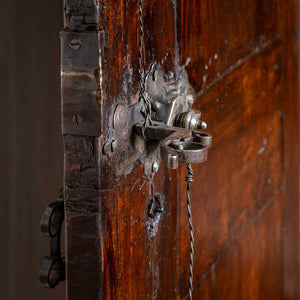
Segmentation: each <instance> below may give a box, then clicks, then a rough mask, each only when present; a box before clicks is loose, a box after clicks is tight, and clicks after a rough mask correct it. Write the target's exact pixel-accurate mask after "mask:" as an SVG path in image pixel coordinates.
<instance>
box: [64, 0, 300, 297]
mask: <svg viewBox="0 0 300 300" xmlns="http://www.w3.org/2000/svg"><path fill="white" fill-rule="evenodd" d="M138 4H139V3H138V1H112V0H106V1H102V0H100V1H99V3H98V1H79V0H78V1H75V0H66V1H65V7H64V8H65V9H64V13H65V18H64V19H65V25H64V26H65V28H64V31H65V33H64V35H68V36H72V34H73V36H72V38H71V39H70V41H66V40H64V39H62V44H63V45H62V55H64V53H65V51H69V50H65V48H64V47H68V46H66V44H64V43H67V42H69V43H71V44H69V46H70V47H71V49H72V50H71V51H74V54H68V55H69V56H68V57H71V60H69V61H67V62H66V61H65V60H63V61H62V62H63V75H62V79H63V81H62V91H63V93H62V94H63V102H62V107H63V130H64V132H63V133H64V145H65V213H66V255H67V256H66V259H67V261H66V266H67V281H66V285H67V299H72V300H73V299H101V298H102V299H165V300H166V299H187V297H188V278H189V251H190V242H189V239H190V237H189V227H188V218H187V209H186V182H185V181H184V179H185V176H186V173H187V170H186V166H185V165H180V166H179V168H178V169H177V170H171V169H168V168H167V165H166V162H165V161H164V160H163V159H162V161H161V164H160V166H159V170H158V171H157V173H156V174H155V176H154V177H153V179H151V178H149V176H148V177H147V176H145V174H144V171H143V167H142V165H141V164H140V163H139V162H138V161H136V162H135V163H134V164H133V167H132V168H131V169H130V170H127V171H126V172H125V171H124V173H126V174H124V175H120V174H119V176H116V175H115V173H114V172H113V169H114V166H113V164H115V163H116V162H115V161H114V160H112V159H110V157H109V156H108V155H107V154H106V153H104V152H105V151H104V150H103V147H104V146H105V143H106V142H107V141H108V140H110V135H111V134H112V133H111V130H112V129H111V128H112V127H111V126H112V125H111V124H112V122H113V120H112V119H113V115H114V111H115V107H116V105H117V104H120V103H121V104H124V105H127V106H128V105H130V104H132V103H135V102H136V101H137V99H138V95H139V89H140V86H139V69H138V66H139V49H138V45H139V32H140V31H139V30H140V29H139V10H138V7H139V6H138ZM142 20H143V26H144V27H143V28H144V52H143V55H144V56H143V58H144V61H143V66H144V68H145V70H149V68H150V65H151V64H152V63H155V62H156V63H160V64H161V65H162V68H163V70H164V71H165V72H166V73H168V72H170V71H173V72H175V73H176V70H177V68H179V66H182V65H184V64H186V65H187V66H186V70H187V74H188V80H189V83H190V85H191V86H192V88H193V89H194V91H195V95H196V96H195V102H194V105H193V108H194V109H198V110H201V112H202V115H203V118H204V120H205V121H206V122H207V124H208V128H207V132H209V133H210V134H212V136H213V144H212V147H211V149H210V150H209V152H208V161H207V162H206V163H203V164H199V165H196V164H195V165H193V169H194V182H193V183H192V191H191V198H192V200H191V201H192V214H193V222H194V223H193V224H194V240H195V243H194V248H195V256H194V279H193V282H194V293H193V295H194V299H272V300H274V299H298V298H299V297H300V295H299V229H298V228H299V226H298V225H299V217H298V212H299V209H298V175H299V174H298V164H299V147H298V145H299V129H298V128H299V117H298V115H299V109H298V71H297V70H298V62H297V1H294V0H290V1H281V0H265V1H261V0H243V1H240V0H226V1H225V0H224V1H215V0H210V1H207V0H206V1H192V0H186V1H183V0H177V1H176V0H173V1H167V0H152V1H148V0H144V1H143V14H142ZM88 35H90V36H93V37H94V38H93V41H91V40H89V38H88V37H87V36H88ZM74 44H76V45H77V46H78V45H79V46H78V48H77V46H76V45H75V48H77V49H73V48H74ZM72 47H73V48H72ZM84 47H87V48H88V49H89V50H88V51H91V52H93V54H90V53H91V52H88V51H87V52H86V56H83V58H82V60H81V62H80V63H79V64H77V65H74V66H75V69H74V68H71V67H72V63H73V62H74V61H76V57H77V56H76V55H77V54H78V53H79V52H76V51H83V49H84ZM88 53H89V55H87V54H88ZM72 55H73V56H72ZM74 57H75V58H74ZM95 57H96V58H97V59H95ZM72 59H73V60H72ZM94 59H95V60H94ZM81 68H83V69H84V71H82V70H83V69H81ZM80 70H81V71H82V72H85V73H86V74H88V75H83V77H80V74H79V73H80ZM64 72H65V73H64ZM68 72H69V73H68ZM72 72H77V73H76V74H77V75H76V74H75V75H74V74H71V73H72ZM70 74H71V75H70ZM64 76H65V77H64ZM70 76H71V77H72V76H73V77H72V78H73V79H70V78H71V77H70ZM74 76H77V77H76V78H77V79H76V78H75V79H74ZM84 76H87V77H88V78H92V79H86V78H85V77H84ZM70 80H75V81H70ZM76 80H77V82H76ZM89 80H90V81H89ZM88 81H89V83H87V82H88ZM70 82H71V88H74V87H75V88H74V89H77V91H78V92H75V94H74V90H73V91H71V92H70V85H69V86H68V84H69V83H70ZM77 95H78V97H77ZM83 95H85V97H83ZM86 95H88V96H86ZM87 99H88V100H87ZM91 124H92V125H91ZM74 128H75V129H74ZM122 147H124V149H125V148H126V142H125V143H124V144H122ZM124 151H125V150H124ZM125 152H126V151H125ZM122 153H123V152H122ZM120 155H125V156H124V157H125V158H126V159H127V158H128V156H127V154H126V153H125V154H120ZM125 158H124V159H125ZM153 193H154V194H155V193H157V194H159V195H160V196H161V199H163V200H162V206H163V211H162V212H160V217H159V218H158V219H157V220H156V221H157V222H156V223H155V224H152V226H155V233H154V234H152V235H151V234H149V222H148V221H149V220H148V218H147V210H148V206H149V203H150V202H151V200H152V196H151V195H152V194H153ZM150 225H151V224H150Z"/></svg>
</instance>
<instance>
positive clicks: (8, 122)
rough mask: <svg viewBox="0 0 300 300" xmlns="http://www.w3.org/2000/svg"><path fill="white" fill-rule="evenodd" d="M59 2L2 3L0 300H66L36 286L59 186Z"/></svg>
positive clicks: (60, 292)
mask: <svg viewBox="0 0 300 300" xmlns="http://www.w3.org/2000/svg"><path fill="white" fill-rule="evenodd" d="M61 15H62V3H60V1H38V0H33V1H19V0H18V1H1V2H0V20H1V21H0V23H1V33H0V44H1V47H0V62H1V63H0V65H1V68H0V135H1V138H2V141H1V143H0V203H1V204H0V206H1V207H0V234H1V246H0V265H1V270H2V271H1V274H0V298H1V299H5V300H46V299H47V300H50V299H57V300H62V299H65V286H64V284H60V285H59V286H58V287H57V288H56V289H54V290H49V289H44V288H42V287H41V286H40V282H39V277H38V274H39V267H40V264H41V262H42V259H43V257H44V256H45V255H49V245H48V243H49V241H48V239H47V238H45V237H43V236H42V234H41V233H40V218H41V215H42V213H43V210H44V207H45V206H46V205H47V204H49V203H50V202H53V201H55V200H56V197H57V195H58V192H59V190H60V188H61V187H62V184H63V143H62V136H61V125H60V88H59V86H60V79H59V69H60V67H59V63H60V41H59V30H61V28H62V17H61Z"/></svg>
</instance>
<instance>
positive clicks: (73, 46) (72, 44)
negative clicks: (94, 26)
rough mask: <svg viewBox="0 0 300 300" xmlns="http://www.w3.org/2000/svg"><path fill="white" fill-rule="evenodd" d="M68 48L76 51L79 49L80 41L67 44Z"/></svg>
mask: <svg viewBox="0 0 300 300" xmlns="http://www.w3.org/2000/svg"><path fill="white" fill-rule="evenodd" d="M69 46H70V47H71V48H72V49H73V50H74V51H76V50H78V49H79V48H80V47H81V41H80V40H76V39H74V40H72V41H71V42H70V43H69Z"/></svg>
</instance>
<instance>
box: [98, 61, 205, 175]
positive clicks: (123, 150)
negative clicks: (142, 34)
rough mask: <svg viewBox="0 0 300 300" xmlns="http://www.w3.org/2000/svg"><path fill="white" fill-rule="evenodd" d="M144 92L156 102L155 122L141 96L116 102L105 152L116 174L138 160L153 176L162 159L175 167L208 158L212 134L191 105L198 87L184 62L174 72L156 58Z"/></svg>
mask: <svg viewBox="0 0 300 300" xmlns="http://www.w3.org/2000/svg"><path fill="white" fill-rule="evenodd" d="M145 96H146V97H147V98H148V99H149V100H150V102H151V120H152V121H151V124H145V119H146V118H147V115H146V109H145V107H144V105H143V103H142V101H139V99H134V97H133V99H132V101H128V102H129V103H131V104H125V103H117V104H116V106H115V107H114V108H112V109H113V118H112V122H111V125H110V130H109V132H108V134H107V139H106V140H105V141H104V143H103V148H102V153H103V154H104V157H105V158H104V159H105V160H107V162H109V166H110V167H111V168H112V171H113V173H114V176H115V177H116V178H119V177H121V176H122V175H126V174H129V173H130V172H131V170H132V169H133V166H134V164H135V163H136V162H137V161H139V162H140V163H141V164H142V165H143V167H144V173H145V176H150V177H153V175H154V174H155V173H156V172H157V171H158V169H159V166H160V162H161V159H164V160H166V161H167V165H168V167H169V168H172V169H176V168H177V167H178V163H200V162H204V161H205V160H206V159H207V148H208V147H209V146H210V145H211V135H209V134H207V133H204V132H202V131H199V129H205V128H206V123H205V122H203V121H201V119H200V117H201V113H200V112H199V111H196V110H193V109H192V108H191V107H192V105H193V102H194V91H193V89H192V87H191V86H190V84H189V82H188V76H187V72H186V70H185V66H184V67H180V68H179V71H178V73H177V76H175V75H174V73H172V72H169V73H168V74H166V73H165V72H164V71H163V69H162V67H161V66H160V65H159V64H153V65H152V66H151V68H150V70H149V71H148V72H147V73H146V76H145ZM132 102H134V103H132ZM148 117H149V116H148Z"/></svg>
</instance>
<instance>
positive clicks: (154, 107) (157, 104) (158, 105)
mask: <svg viewBox="0 0 300 300" xmlns="http://www.w3.org/2000/svg"><path fill="white" fill-rule="evenodd" d="M151 109H152V111H154V112H159V111H160V110H161V103H160V102H158V101H154V102H153V103H152V105H151Z"/></svg>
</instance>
